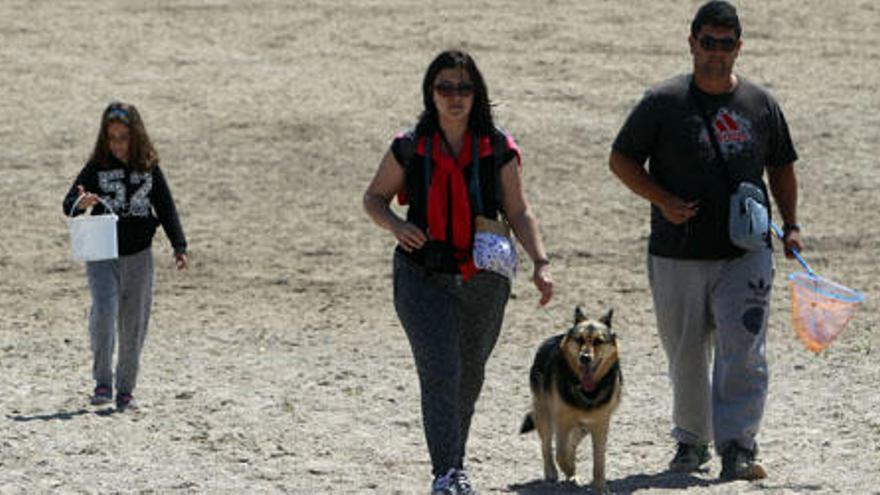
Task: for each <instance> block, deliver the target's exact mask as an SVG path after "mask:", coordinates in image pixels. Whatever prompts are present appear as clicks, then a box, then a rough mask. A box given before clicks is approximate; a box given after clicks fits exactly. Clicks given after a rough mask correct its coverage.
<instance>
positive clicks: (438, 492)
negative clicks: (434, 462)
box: [431, 468, 461, 495]
mask: <svg viewBox="0 0 880 495" xmlns="http://www.w3.org/2000/svg"><path fill="white" fill-rule="evenodd" d="M460 494H461V492H460V491H459V490H458V471H456V470H455V468H452V469H450V470H449V471H447V472H446V474H444V475H443V476H439V475H438V476H437V477H435V478H434V483H432V484H431V495H460Z"/></svg>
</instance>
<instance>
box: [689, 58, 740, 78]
mask: <svg viewBox="0 0 880 495" xmlns="http://www.w3.org/2000/svg"><path fill="white" fill-rule="evenodd" d="M697 71H698V72H699V73H700V75H701V76H703V77H704V78H706V79H714V80H722V79H729V78H730V74H731V72H732V71H733V65H732V64H727V63H724V62H718V61H713V62H704V63H702V64H699V65H697Z"/></svg>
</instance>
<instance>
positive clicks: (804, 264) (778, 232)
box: [770, 222, 816, 278]
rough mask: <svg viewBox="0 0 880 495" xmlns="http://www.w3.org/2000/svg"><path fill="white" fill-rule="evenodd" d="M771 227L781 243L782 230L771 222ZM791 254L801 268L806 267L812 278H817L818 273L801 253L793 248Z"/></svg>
mask: <svg viewBox="0 0 880 495" xmlns="http://www.w3.org/2000/svg"><path fill="white" fill-rule="evenodd" d="M770 227H772V228H773V232H775V233H776V237H778V238H779V240H780V241H781V240H782V236H783V234H782V230H781V229H780V228H779V227H778V226H777V225H776V224H775V223H773V222H770ZM791 253H792V254H793V255H794V257H795V259H797V260H798V263H800V264H801V266H802V267H804V270H806V271H807V273H808V274H810V276H811V277H814V278H815V277H816V273H815V272H814V271H813V269H812V268H810V265H808V264H807V261H806V260H805V259H804V258H803V257H802V256H801V253H799V252H798V250H797V249H795V248H791Z"/></svg>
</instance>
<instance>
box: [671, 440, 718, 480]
mask: <svg viewBox="0 0 880 495" xmlns="http://www.w3.org/2000/svg"><path fill="white" fill-rule="evenodd" d="M711 457H712V456H711V455H710V454H709V447H707V446H706V445H690V444H687V443H683V442H678V450H677V451H676V452H675V457H673V458H672V461H671V462H670V463H669V470H670V471H673V472H676V473H690V472H692V471H697V470H699V469H700V466H702V465H703V464H705V463H707V462H709V459H710V458H711Z"/></svg>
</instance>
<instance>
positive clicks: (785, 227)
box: [782, 223, 801, 234]
mask: <svg viewBox="0 0 880 495" xmlns="http://www.w3.org/2000/svg"><path fill="white" fill-rule="evenodd" d="M782 231H783V232H785V233H786V234H787V233H789V232H800V231H801V226H800V225H798V224H796V223H784V224H782Z"/></svg>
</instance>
